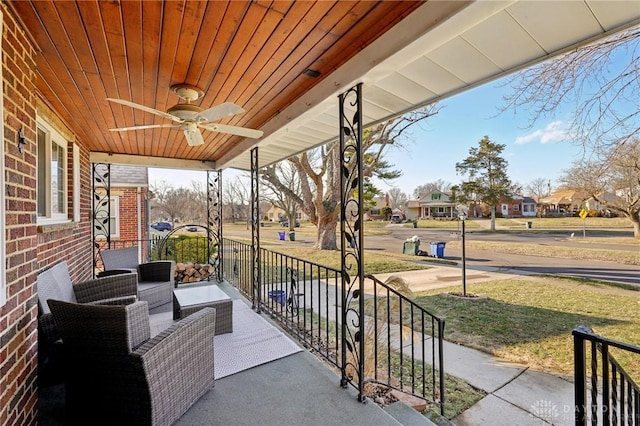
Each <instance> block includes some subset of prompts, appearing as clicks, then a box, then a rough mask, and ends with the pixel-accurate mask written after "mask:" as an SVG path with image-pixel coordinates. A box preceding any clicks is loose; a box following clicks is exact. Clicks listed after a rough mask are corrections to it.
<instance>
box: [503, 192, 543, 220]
mask: <svg viewBox="0 0 640 426" xmlns="http://www.w3.org/2000/svg"><path fill="white" fill-rule="evenodd" d="M496 213H501V214H502V217H535V216H536V201H535V200H534V199H533V198H531V197H521V196H516V197H514V198H513V199H512V200H510V201H508V202H504V203H500V204H499V205H498V206H496Z"/></svg>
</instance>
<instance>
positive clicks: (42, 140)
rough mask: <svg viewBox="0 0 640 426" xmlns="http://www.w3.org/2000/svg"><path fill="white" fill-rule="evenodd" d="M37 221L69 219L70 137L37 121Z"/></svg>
mask: <svg viewBox="0 0 640 426" xmlns="http://www.w3.org/2000/svg"><path fill="white" fill-rule="evenodd" d="M37 144H38V177H37V178H38V222H39V223H40V222H61V221H67V220H68V219H69V218H68V216H67V141H66V140H64V138H63V137H62V136H61V135H60V134H59V133H58V132H57V131H55V129H53V128H52V127H50V126H49V125H47V124H45V123H41V122H38V132H37Z"/></svg>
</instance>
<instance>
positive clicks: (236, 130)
mask: <svg viewBox="0 0 640 426" xmlns="http://www.w3.org/2000/svg"><path fill="white" fill-rule="evenodd" d="M201 126H202V127H204V128H205V129H207V130H212V131H214V132H220V133H229V134H231V135H238V136H244V137H245V138H252V139H258V138H259V137H262V134H263V133H264V132H263V131H262V130H254V129H247V128H246V127H237V126H228V125H226V124H218V123H211V124H203V125H201Z"/></svg>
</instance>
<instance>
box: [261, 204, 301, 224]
mask: <svg viewBox="0 0 640 426" xmlns="http://www.w3.org/2000/svg"><path fill="white" fill-rule="evenodd" d="M267 217H268V218H269V220H270V221H271V222H280V221H281V220H282V219H287V213H286V212H285V211H284V210H283V209H281V208H280V207H276V206H274V205H271V207H269V210H267ZM295 218H296V220H298V221H299V222H303V221H308V220H309V216H308V215H306V214H305V213H304V212H303V211H302V209H298V210H297V211H296V217H295Z"/></svg>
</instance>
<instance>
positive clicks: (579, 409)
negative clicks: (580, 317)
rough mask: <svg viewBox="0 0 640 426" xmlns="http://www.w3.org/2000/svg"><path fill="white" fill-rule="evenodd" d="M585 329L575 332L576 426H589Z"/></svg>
mask: <svg viewBox="0 0 640 426" xmlns="http://www.w3.org/2000/svg"><path fill="white" fill-rule="evenodd" d="M584 331H586V330H585V329H584V328H583V327H579V328H577V329H575V330H573V333H572V334H573V366H574V367H573V369H574V375H573V377H574V401H575V424H576V426H586V424H587V413H586V411H585V410H586V404H587V371H586V362H587V358H586V354H585V340H584V336H583V333H584Z"/></svg>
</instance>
